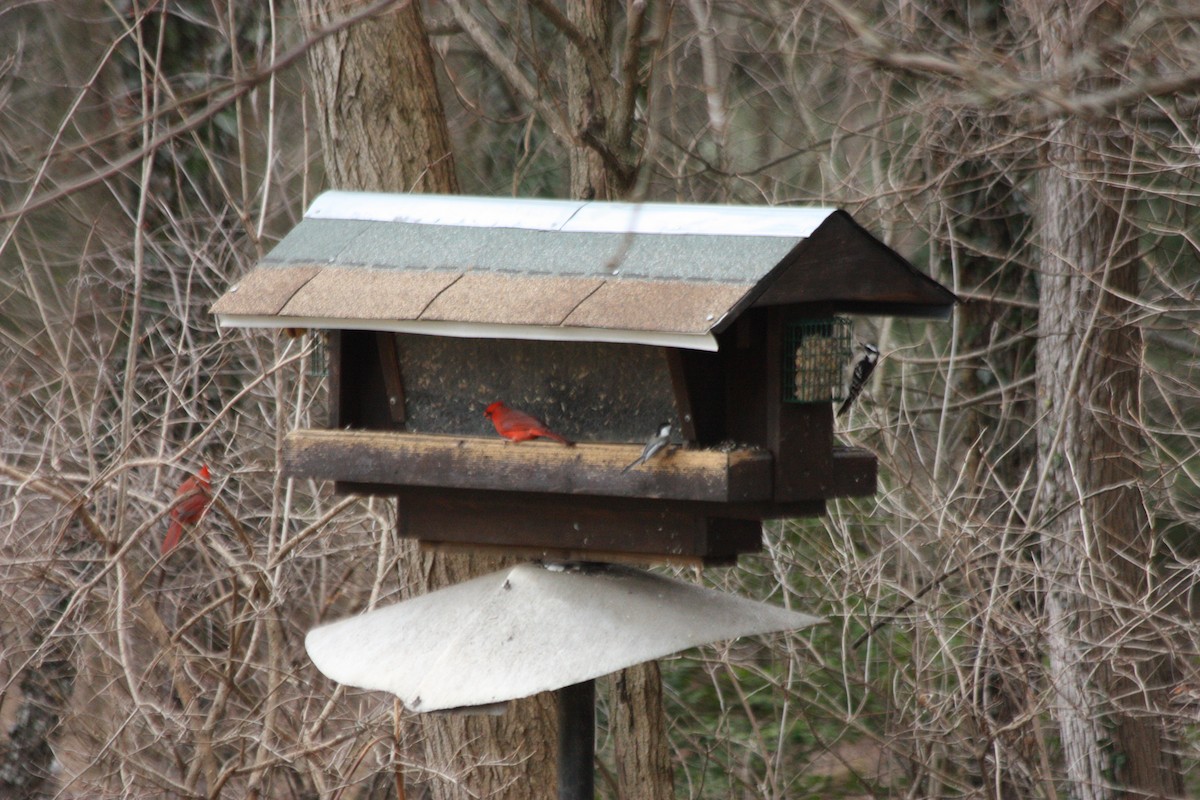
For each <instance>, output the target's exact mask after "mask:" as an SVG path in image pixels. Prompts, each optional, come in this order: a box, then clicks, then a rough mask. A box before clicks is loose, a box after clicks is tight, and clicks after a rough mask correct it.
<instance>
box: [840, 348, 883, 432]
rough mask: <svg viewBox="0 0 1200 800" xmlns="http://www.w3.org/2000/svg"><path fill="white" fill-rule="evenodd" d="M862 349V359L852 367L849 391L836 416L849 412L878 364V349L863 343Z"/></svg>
mask: <svg viewBox="0 0 1200 800" xmlns="http://www.w3.org/2000/svg"><path fill="white" fill-rule="evenodd" d="M862 349H863V351H864V353H863V357H862V358H860V359H859V360H858V363H857V364H855V365H854V374H853V375H852V376H851V377H850V391H848V392H846V399H845V400H844V401H843V402H842V407H841V408H839V409H838V412H837V415H838V416H839V417H840V416H842V415H843V414H845V413H846V412H847V411H849V410H850V406H851V405H852V404H853V403H854V398H856V397H858V393H859V392H861V391H862V390H863V386H865V385H866V384H867V378H869V377H871V372H872V371H873V370H874V369H875V365H876V364H878V363H879V348H878V347H876V346H875V345H873V344H867V343H866V342H863V344H862Z"/></svg>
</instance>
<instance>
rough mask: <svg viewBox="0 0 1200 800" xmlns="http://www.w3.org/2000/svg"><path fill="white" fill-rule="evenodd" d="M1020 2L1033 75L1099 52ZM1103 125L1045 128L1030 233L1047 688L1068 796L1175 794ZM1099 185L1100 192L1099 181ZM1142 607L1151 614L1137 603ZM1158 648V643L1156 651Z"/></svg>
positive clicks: (1089, 40)
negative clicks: (1034, 241) (1038, 65)
mask: <svg viewBox="0 0 1200 800" xmlns="http://www.w3.org/2000/svg"><path fill="white" fill-rule="evenodd" d="M1091 6H1092V7H1091V8H1089V9H1086V10H1084V9H1082V8H1081V7H1080V6H1079V5H1077V4H1073V3H1067V2H1065V0H1063V1H1061V2H1057V3H1046V4H1041V3H1037V4H1030V8H1031V17H1032V19H1033V22H1034V24H1035V27H1036V29H1037V32H1038V36H1039V40H1040V42H1041V57H1042V70H1043V74H1044V75H1046V76H1057V75H1066V74H1070V73H1071V72H1072V71H1073V70H1075V69H1077V68H1078V63H1076V57H1077V56H1078V55H1079V54H1080V53H1081V52H1089V53H1091V54H1093V55H1095V54H1096V53H1102V52H1103V48H1104V46H1105V45H1104V37H1105V35H1106V33H1107V32H1108V31H1111V30H1112V29H1113V28H1112V26H1111V24H1110V23H1111V22H1112V20H1111V19H1110V18H1108V17H1107V16H1106V15H1107V14H1110V13H1116V12H1114V11H1113V7H1110V6H1099V10H1098V11H1097V10H1096V7H1097V4H1091ZM1114 134H1115V132H1114V131H1112V130H1111V127H1110V126H1109V123H1108V122H1107V120H1099V119H1088V120H1082V119H1066V120H1064V121H1061V122H1058V123H1056V124H1055V125H1054V126H1053V128H1052V131H1051V133H1050V134H1049V136H1048V141H1047V144H1046V146H1045V149H1044V155H1045V167H1044V168H1043V169H1042V171H1041V173H1040V175H1039V179H1038V184H1037V195H1036V201H1035V202H1036V206H1035V212H1036V213H1035V219H1036V225H1037V231H1038V234H1039V237H1038V244H1039V246H1040V248H1041V254H1040V256H1039V258H1040V261H1041V265H1040V270H1039V277H1040V294H1039V305H1040V315H1039V326H1038V347H1037V382H1038V402H1039V411H1040V413H1041V415H1042V416H1041V423H1040V425H1039V426H1038V453H1039V460H1040V470H1041V473H1042V484H1041V486H1040V489H1039V495H1038V497H1039V503H1038V506H1037V507H1036V508H1035V509H1034V518H1033V519H1034V524H1036V525H1038V526H1039V528H1040V531H1041V533H1042V536H1043V543H1042V557H1043V567H1044V570H1045V576H1046V581H1047V585H1046V595H1045V598H1046V601H1045V602H1046V613H1047V637H1048V649H1049V656H1050V679H1051V683H1052V689H1053V691H1054V692H1055V693H1056V694H1055V711H1056V715H1057V719H1058V724H1059V729H1060V738H1061V742H1062V747H1063V754H1064V760H1065V764H1066V770H1067V778H1068V785H1069V792H1070V796H1071V797H1074V798H1081V800H1082V799H1084V798H1086V799H1088V800H1091V799H1092V798H1096V799H1099V798H1109V797H1116V796H1121V795H1124V794H1130V795H1136V796H1138V797H1169V796H1179V795H1180V794H1181V792H1182V787H1181V781H1180V774H1179V771H1178V769H1177V766H1176V764H1175V763H1174V758H1173V757H1172V756H1171V754H1170V748H1169V747H1168V746H1167V745H1168V742H1167V737H1166V732H1165V730H1164V729H1163V726H1162V723H1161V718H1158V719H1155V718H1154V714H1155V709H1154V705H1155V704H1156V697H1160V696H1161V695H1162V691H1163V688H1164V687H1163V685H1162V680H1161V678H1162V675H1163V672H1164V664H1163V658H1164V657H1163V655H1162V654H1163V653H1165V652H1166V648H1165V647H1164V646H1162V645H1163V644H1164V643H1163V642H1162V641H1160V640H1159V641H1156V640H1157V639H1158V637H1157V636H1156V634H1155V632H1154V631H1153V630H1151V629H1150V621H1149V614H1139V610H1141V611H1145V609H1147V608H1149V607H1150V606H1149V605H1146V604H1147V599H1146V598H1148V597H1149V598H1152V597H1153V596H1154V594H1155V593H1156V590H1157V588H1158V587H1156V586H1155V585H1153V583H1152V581H1154V577H1153V570H1152V567H1151V565H1150V556H1151V546H1150V545H1151V542H1150V527H1149V523H1148V520H1147V519H1146V514H1145V510H1144V505H1143V503H1142V497H1141V490H1140V485H1139V479H1140V469H1139V467H1138V463H1137V456H1138V454H1140V452H1141V451H1142V449H1143V448H1144V443H1143V442H1142V440H1141V438H1140V434H1139V428H1138V421H1139V416H1140V406H1139V395H1138V383H1139V379H1140V359H1141V333H1140V330H1139V328H1138V327H1137V324H1136V322H1135V319H1134V317H1135V314H1136V309H1135V308H1134V307H1133V306H1132V304H1131V302H1130V300H1129V298H1132V297H1136V296H1137V293H1138V262H1137V260H1136V252H1135V242H1134V241H1133V239H1132V237H1131V235H1130V232H1129V230H1128V228H1127V226H1126V225H1125V224H1123V222H1122V219H1121V215H1120V212H1119V208H1120V197H1119V196H1118V192H1119V189H1118V188H1116V186H1117V184H1118V183H1119V181H1120V175H1121V173H1122V172H1123V170H1121V169H1120V168H1119V167H1118V166H1116V165H1117V164H1119V163H1120V162H1119V161H1118V160H1117V158H1118V157H1117V156H1116V155H1115V154H1116V153H1118V152H1120V151H1119V150H1118V148H1117V146H1116V144H1115V143H1114V141H1113V140H1112V137H1113V136H1114ZM1110 181H1111V183H1110ZM1149 602H1150V604H1152V603H1153V600H1152V599H1151V600H1150V601H1149ZM1156 645H1158V646H1156Z"/></svg>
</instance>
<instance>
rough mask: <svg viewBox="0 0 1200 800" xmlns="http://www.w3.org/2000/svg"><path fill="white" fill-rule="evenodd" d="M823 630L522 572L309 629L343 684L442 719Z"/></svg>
mask: <svg viewBox="0 0 1200 800" xmlns="http://www.w3.org/2000/svg"><path fill="white" fill-rule="evenodd" d="M823 621H824V620H823V619H821V618H820V617H813V616H809V615H807V614H801V613H799V612H796V611H789V610H787V609H783V608H779V607H777V606H772V605H768V604H766V603H760V602H757V601H754V600H749V599H746V598H744V597H738V596H737V595H731V594H726V593H724V592H718V591H714V590H712V589H705V588H703V587H700V586H695V585H693V584H690V583H684V582H682V581H679V580H675V579H672V578H666V577H663V576H660V575H655V574H653V573H649V572H644V571H642V570H637V569H632V568H630V567H619V566H600V565H589V566H587V567H580V568H576V567H562V568H548V567H545V566H542V565H538V564H523V565H520V566H517V567H513V568H511V569H507V570H501V571H500V572H494V573H492V574H490V575H485V576H483V577H480V578H475V579H473V580H469V581H466V582H465V583H460V584H457V585H455V586H450V587H447V588H444V589H439V590H437V591H434V592H430V593H429V594H425V595H422V596H420V597H416V598H413V599H411V600H405V601H403V602H401V603H397V604H396V605H393V606H389V607H387V608H382V609H378V610H375V611H370V612H367V613H366V614H362V615H360V616H356V617H350V618H348V619H344V620H341V621H339V622H334V623H331V624H329V625H323V626H321V627H319V628H314V629H313V630H311V631H309V633H308V636H307V637H306V639H305V647H306V648H307V650H308V654H309V657H311V658H312V660H313V662H314V663H315V664H316V665H317V668H318V669H320V670H321V672H323V673H324V674H325V675H326V676H328V677H330V678H332V679H333V680H335V681H338V682H339V683H346V684H349V685H351V686H357V687H360V688H364V689H377V690H383V691H388V692H392V693H393V694H395V695H397V696H398V697H399V698H400V699H401V701H403V703H404V705H405V706H407V707H408V708H410V709H412V710H414V711H440V710H444V709H451V708H462V707H468V706H487V705H491V704H494V703H501V702H505V701H508V700H515V699H518V698H521V697H528V696H529V695H532V694H536V693H538V692H544V691H550V690H553V689H559V688H562V687H563V686H570V685H572V684H576V683H580V682H582V681H586V680H591V679H593V678H598V677H600V676H601V675H607V674H609V673H610V672H615V671H616V670H619V669H624V668H626V667H630V666H633V665H634V664H640V663H641V662H643V661H649V660H651V659H656V658H661V657H663V656H666V655H670V654H671V653H676V652H679V651H680V650H686V649H688V648H691V647H696V646H698V645H703V644H710V643H712V642H716V641H723V640H727V639H734V638H737V637H739V636H750V635H755V634H763V633H771V632H775V631H783V630H795V629H799V628H805V627H808V626H810V625H815V624H817V623H820V622H823Z"/></svg>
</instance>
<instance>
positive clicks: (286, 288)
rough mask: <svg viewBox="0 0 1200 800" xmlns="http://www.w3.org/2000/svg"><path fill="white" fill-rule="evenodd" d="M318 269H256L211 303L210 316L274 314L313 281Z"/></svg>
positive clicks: (309, 267) (294, 267)
mask: <svg viewBox="0 0 1200 800" xmlns="http://www.w3.org/2000/svg"><path fill="white" fill-rule="evenodd" d="M320 271H321V268H320V267H315V266H293V267H271V268H263V267H259V268H258V269H256V270H253V271H252V272H250V273H249V274H248V275H246V276H245V277H244V278H242V280H241V281H239V282H238V284H237V285H236V286H233V287H232V288H230V290H229V291H228V292H226V293H225V294H224V295H223V296H222V297H221V298H220V299H218V300H217V302H216V303H214V304H213V307H212V313H214V314H234V315H237V316H245V317H257V316H270V315H274V314H278V313H279V310H280V309H281V308H283V307H284V306H285V305H286V304H287V302H288V300H291V299H292V296H293V295H294V294H295V293H296V291H297V290H298V289H300V288H301V287H303V286H304V284H306V283H308V282H309V281H310V280H312V279H313V276H315V275H316V274H317V273H318V272H320Z"/></svg>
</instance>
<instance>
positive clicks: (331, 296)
mask: <svg viewBox="0 0 1200 800" xmlns="http://www.w3.org/2000/svg"><path fill="white" fill-rule="evenodd" d="M803 302H819V303H826V304H829V305H831V306H833V307H836V308H838V309H840V310H845V311H849V312H852V313H854V312H859V313H878V314H900V315H914V316H927V317H942V318H944V317H945V316H947V315H948V314H949V311H950V308H951V306H952V305H953V303H954V302H955V297H954V295H953V294H952V293H950V292H949V291H948V290H947V289H945V288H944V287H942V286H941V285H939V284H938V283H937V282H935V281H933V280H931V279H930V278H928V277H926V276H924V275H922V274H921V273H919V272H917V271H916V270H915V269H914V268H913V267H912V265H910V264H909V263H908V262H907V261H905V260H904V259H903V258H901V257H900V256H899V255H897V254H896V253H895V252H894V251H892V250H891V249H889V248H888V247H886V246H885V245H883V244H882V243H881V242H879V241H878V240H877V239H875V238H874V237H873V236H871V235H870V234H869V233H867V232H866V231H865V230H863V229H862V228H861V227H859V226H858V225H857V224H856V223H855V222H854V221H853V220H852V219H851V218H850V215H849V214H847V213H845V212H844V211H840V210H837V209H832V208H781V207H754V206H721V205H695V204H663V203H608V202H598V201H565V200H529V199H506V198H482V197H461V196H442V195H408V194H379V193H366V192H326V193H324V194H322V195H321V196H320V197H318V198H317V199H316V200H315V201H314V202H313V204H312V206H311V207H310V208H309V210H308V212H307V213H306V214H305V216H304V219H303V220H302V221H301V222H300V224H299V225H297V226H296V227H295V228H294V229H293V230H292V231H291V232H290V233H289V234H288V235H287V236H286V237H284V239H283V241H281V242H280V243H279V245H278V246H277V247H275V249H274V250H272V251H271V252H270V253H269V254H268V255H267V256H266V257H265V258H264V259H263V260H262V262H261V263H260V264H259V265H258V266H257V267H256V268H255V269H254V270H253V271H251V272H250V273H249V274H248V275H247V276H246V277H245V278H244V279H243V280H242V281H241V282H240V283H239V284H238V285H237V286H234V287H232V288H231V289H230V290H229V291H228V292H227V293H226V294H225V295H224V296H223V297H221V298H220V299H219V300H218V301H217V303H216V304H215V305H214V306H213V312H214V313H215V314H217V315H218V318H219V320H220V322H221V324H222V325H232V326H245V327H268V328H283V327H289V328H293V327H294V328H335V329H338V328H340V329H364V330H393V331H401V332H410V333H427V334H434V335H443V336H464V337H478V338H512V339H550V340H559V341H564V340H583V341H615V342H634V343H640V344H660V345H668V346H676V347H687V348H694V349H704V350H715V349H716V341H715V338H714V334H715V333H719V332H720V331H721V330H723V329H724V328H725V327H726V326H728V325H729V324H730V323H732V321H733V320H734V319H736V317H737V316H738V315H739V314H740V313H741V312H742V311H744V310H745V309H747V308H749V307H751V306H753V305H782V304H788V303H803Z"/></svg>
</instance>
